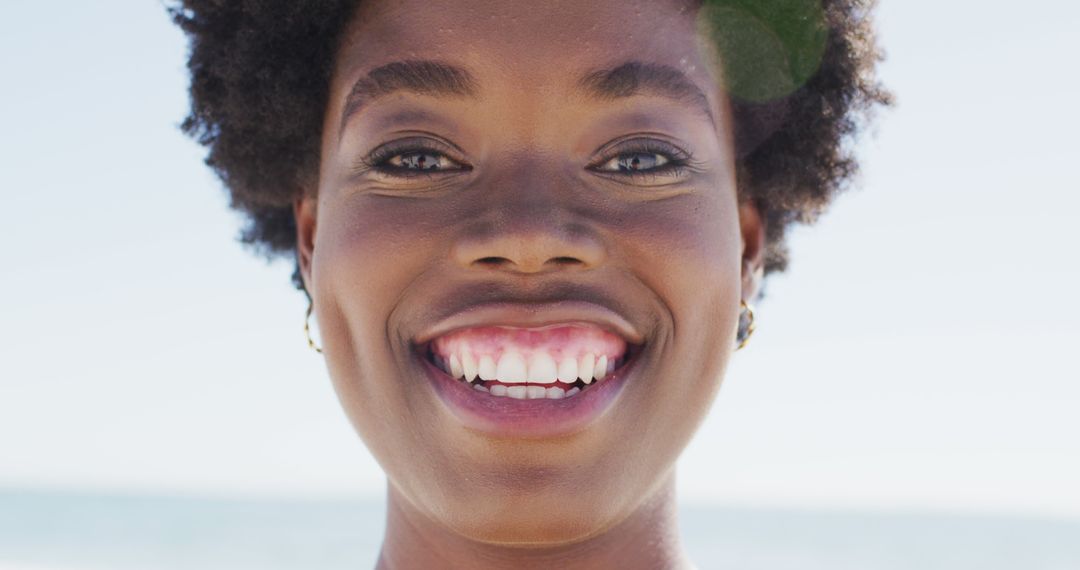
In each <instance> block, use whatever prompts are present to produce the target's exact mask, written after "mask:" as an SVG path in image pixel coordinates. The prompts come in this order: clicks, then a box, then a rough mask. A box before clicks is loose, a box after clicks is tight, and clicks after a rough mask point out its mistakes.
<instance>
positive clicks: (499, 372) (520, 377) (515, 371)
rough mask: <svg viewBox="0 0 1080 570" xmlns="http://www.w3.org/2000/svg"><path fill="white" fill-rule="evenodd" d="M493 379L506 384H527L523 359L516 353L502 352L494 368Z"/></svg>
mask: <svg viewBox="0 0 1080 570" xmlns="http://www.w3.org/2000/svg"><path fill="white" fill-rule="evenodd" d="M495 377H496V378H498V379H499V381H500V382H506V383H508V384H512V383H524V382H527V381H528V378H529V376H528V373H527V372H526V370H525V359H524V358H522V357H521V355H520V354H517V353H516V352H504V353H503V355H502V357H501V358H499V364H498V365H497V366H496V367H495Z"/></svg>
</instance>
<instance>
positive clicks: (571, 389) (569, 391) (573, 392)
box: [566, 386, 581, 398]
mask: <svg viewBox="0 0 1080 570" xmlns="http://www.w3.org/2000/svg"><path fill="white" fill-rule="evenodd" d="M580 391H581V388H578V387H577V386H574V387H573V388H570V389H569V390H567V391H566V397H567V398H569V397H570V396H573V395H574V394H577V393H578V392H580Z"/></svg>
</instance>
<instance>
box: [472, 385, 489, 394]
mask: <svg viewBox="0 0 1080 570" xmlns="http://www.w3.org/2000/svg"><path fill="white" fill-rule="evenodd" d="M472 387H473V389H474V390H476V391H478V392H487V391H488V389H487V386H484V385H483V384H473V385H472Z"/></svg>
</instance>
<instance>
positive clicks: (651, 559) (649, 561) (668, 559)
mask: <svg viewBox="0 0 1080 570" xmlns="http://www.w3.org/2000/svg"><path fill="white" fill-rule="evenodd" d="M376 568H377V570H401V569H408V568H469V569H470V570H487V569H489V568H490V569H495V568H514V569H515V570H533V569H541V568H544V569H546V568H561V569H566V570H576V569H584V568H620V569H625V570H637V569H642V570H645V569H649V570H656V569H664V570H690V569H692V568H693V565H692V564H691V563H690V561H689V559H688V558H687V556H686V554H685V553H684V552H683V550H682V546H681V544H680V542H679V534H678V511H677V509H676V504H675V473H674V470H672V471H671V472H670V473H669V474H668V476H667V477H666V478H665V480H664V481H663V482H662V483H661V484H660V485H659V486H658V487H657V489H656V491H655V492H654V493H653V494H652V496H651V497H649V498H648V499H647V500H646V501H644V502H643V503H642V504H641V505H640V506H639V507H638V508H637V510H635V511H634V512H633V513H632V514H631V515H630V516H629V517H627V518H626V519H625V520H623V521H622V522H619V523H618V524H616V525H615V526H613V527H611V528H609V529H607V530H606V531H604V532H602V533H600V534H598V535H596V536H593V537H591V538H588V539H585V540H583V541H580V542H575V543H573V544H558V545H552V546H529V547H521V546H506V545H499V544H489V543H483V542H477V541H475V540H472V539H469V538H466V537H463V536H461V535H459V534H456V533H454V532H453V531H452V530H450V529H448V528H446V527H445V526H443V525H441V524H440V523H438V522H436V521H433V520H431V518H430V517H428V516H427V515H426V514H424V513H422V512H420V511H418V510H416V509H415V508H414V507H413V506H412V504H411V503H410V502H409V501H408V500H407V499H406V498H405V497H403V496H402V495H401V494H400V492H399V491H398V490H397V489H396V488H395V487H394V486H393V484H388V485H387V516H386V535H385V536H384V538H383V545H382V551H381V552H380V553H379V562H378V564H377V566H376Z"/></svg>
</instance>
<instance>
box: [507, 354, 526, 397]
mask: <svg viewBox="0 0 1080 570" xmlns="http://www.w3.org/2000/svg"><path fill="white" fill-rule="evenodd" d="M500 362H502V360H501V359H500ZM525 388H526V386H510V387H508V388H507V389H506V395H507V396H510V397H511V398H516V399H518V400H524V399H525V398H528V397H529V391H528V390H526V389H525Z"/></svg>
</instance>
